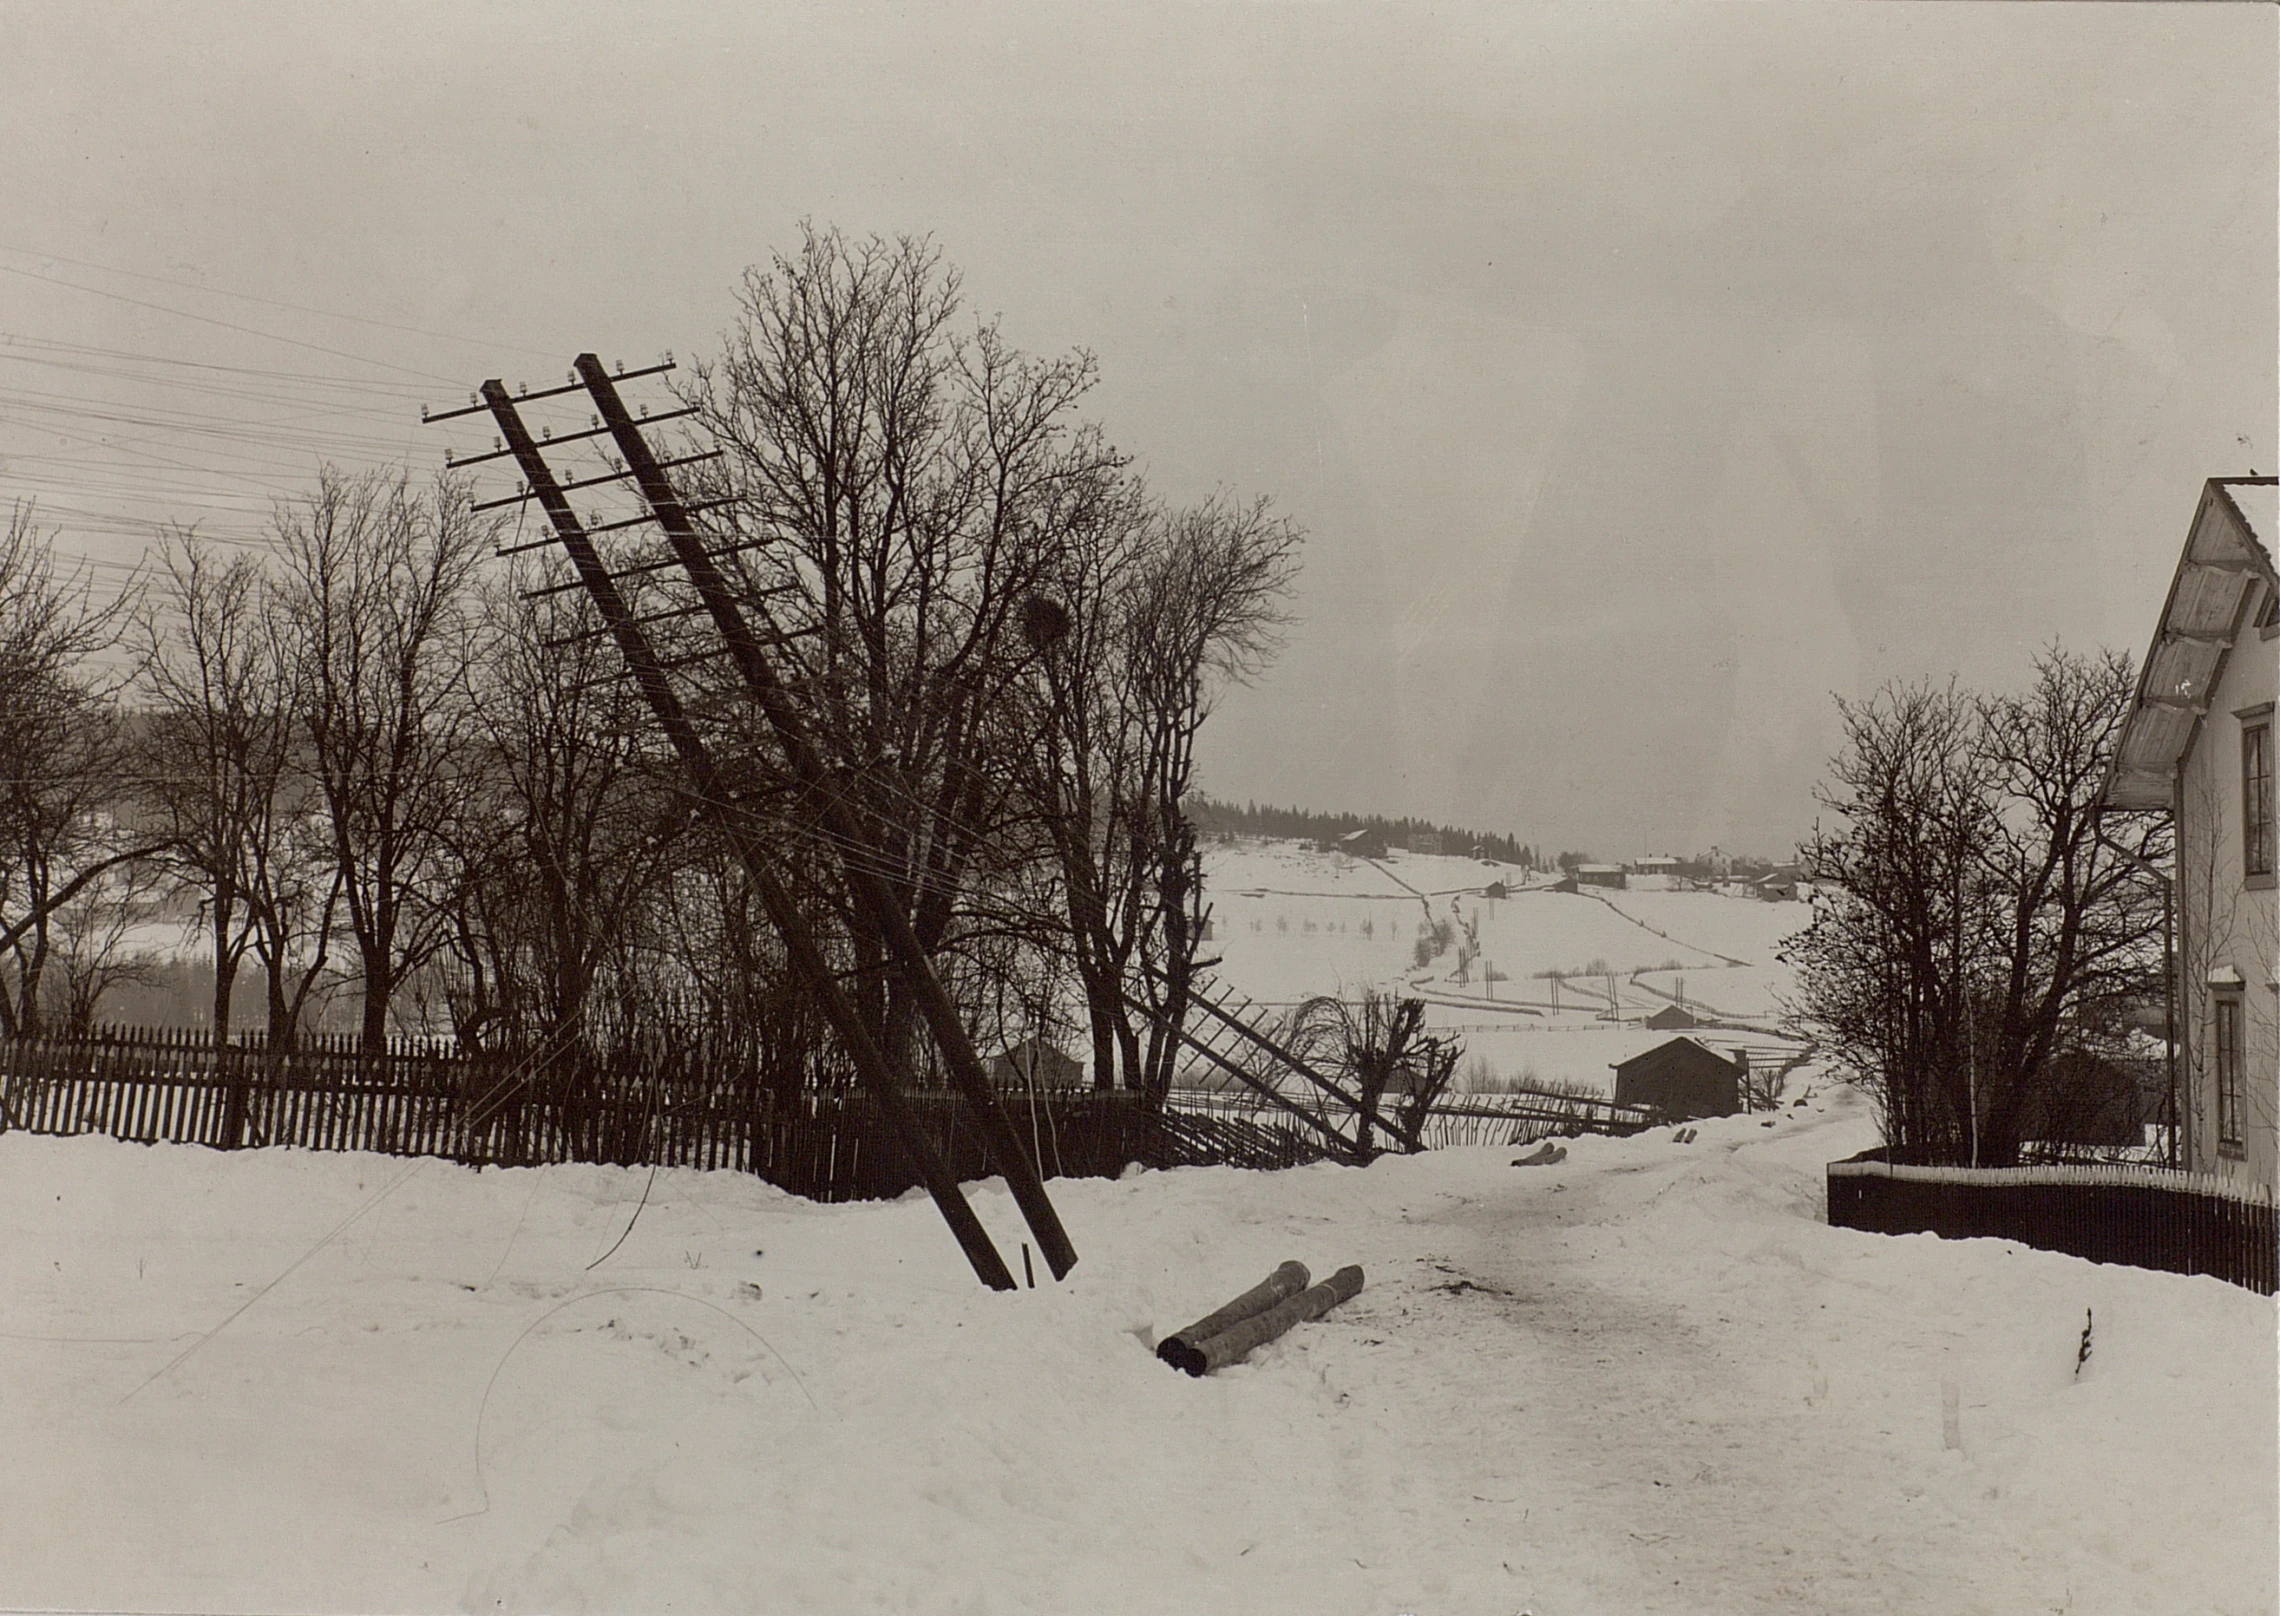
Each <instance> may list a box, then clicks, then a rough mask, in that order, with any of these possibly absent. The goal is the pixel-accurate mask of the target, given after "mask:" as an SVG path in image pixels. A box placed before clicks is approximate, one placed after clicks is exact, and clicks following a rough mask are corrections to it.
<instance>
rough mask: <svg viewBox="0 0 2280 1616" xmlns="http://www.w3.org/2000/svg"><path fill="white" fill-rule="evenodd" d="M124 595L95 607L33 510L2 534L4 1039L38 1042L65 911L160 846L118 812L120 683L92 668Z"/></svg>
mask: <svg viewBox="0 0 2280 1616" xmlns="http://www.w3.org/2000/svg"><path fill="white" fill-rule="evenodd" d="M127 604H128V603H127V601H126V599H125V598H124V597H120V598H118V599H114V600H111V601H108V602H99V601H97V600H96V598H95V595H94V591H93V587H92V584H91V583H90V581H89V579H88V578H87V577H86V576H85V574H84V573H77V574H74V573H65V572H61V571H59V570H58V569H57V567H56V563H55V553H54V547H53V542H52V537H51V536H49V535H43V534H42V533H40V532H39V530H38V528H37V526H36V524H35V522H34V520H33V513H32V508H31V507H30V506H29V505H27V504H22V503H18V504H16V505H14V506H13V507H11V509H10V512H9V517H8V523H7V527H6V529H5V531H4V532H0V759H4V760H5V761H4V762H0V952H4V953H5V955H6V958H7V960H8V964H9V967H10V970H9V975H10V976H11V978H12V982H10V983H8V984H5V985H4V986H5V987H6V988H8V989H12V991H0V1033H8V1034H15V1033H19V1032H26V1033H28V1032H37V1031H39V1030H40V1028H41V1025H42V1022H43V1019H44V1011H43V1005H44V1002H45V1001H44V997H43V993H42V979H43V977H44V976H45V974H46V972H47V969H48V965H49V962H50V956H51V936H50V926H51V921H52V920H53V918H54V916H55V915H56V913H57V911H58V910H59V909H61V908H62V907H63V906H64V905H66V904H68V903H70V902H72V901H73V900H74V899H76V898H77V897H79V896H80V895H81V894H82V893H86V892H88V891H89V890H90V889H91V888H93V887H94V886H95V885H96V884H97V883H99V882H101V881H103V880H104V879H105V878H106V877H107V876H109V875H110V874H111V872H113V871H115V870H118V869H120V868H122V867H123V866H126V865H128V864H131V863H133V862H134V861H136V860H138V859H141V858H145V857H148V856H149V855H150V854H151V853H152V852H153V851H155V846H154V844H153V843H152V842H151V840H150V839H149V838H146V837H139V836H136V835H135V834H133V832H132V830H131V829H130V828H128V827H124V826H122V825H121V824H120V822H119V820H118V817H117V815H116V813H115V812H114V810H115V808H116V806H117V804H118V802H119V799H120V796H121V786H122V774H123V754H122V746H121V736H120V725H119V715H118V712H117V710H116V708H115V706H114V705H113V702H112V700H111V697H112V694H113V691H112V688H111V687H112V683H113V681H110V680H108V679H106V678H105V677H103V676H102V675H100V674H98V673H97V672H96V671H95V667H94V664H93V662H92V660H91V659H92V658H94V657H95V655H96V654H97V653H99V652H101V651H104V650H107V649H108V648H109V647H111V646H112V645H113V644H115V643H116V641H117V638H118V634H119V629H120V624H121V622H122V620H123V618H124V616H125V613H126V611H127Z"/></svg>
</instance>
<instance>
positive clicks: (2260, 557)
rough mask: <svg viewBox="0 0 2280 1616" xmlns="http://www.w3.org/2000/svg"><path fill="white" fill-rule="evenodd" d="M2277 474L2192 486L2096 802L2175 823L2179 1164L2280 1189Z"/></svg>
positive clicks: (2279, 527)
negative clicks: (2186, 518) (2197, 495)
mask: <svg viewBox="0 0 2280 1616" xmlns="http://www.w3.org/2000/svg"><path fill="white" fill-rule="evenodd" d="M2276 483H2280V480H2276V479H2274V478H2271V477H2248V478H2240V477H2233V478H2212V479H2211V480H2210V481H2209V482H2208V484H2207V485H2206V486H2205V487H2204V488H2203V489H2202V491H2201V503H2200V505H2199V507H2198V508H2197V509H2196V510H2195V511H2194V513H2193V525H2192V527H2191V528H2190V529H2189V530H2188V532H2187V534H2186V537H2185V550H2184V553H2183V555H2181V556H2180V557H2179V558H2178V562H2177V572H2176V575H2175V577H2174V578H2173V579H2172V580H2171V582H2170V585H2169V598H2168V599H2167V600H2166V601H2165V602H2164V603H2163V605H2162V608H2161V620H2160V623H2159V625H2158V626H2157V627H2156V629H2155V630H2154V635H2153V643H2152V645H2151V646H2150V647H2149V648H2148V649H2147V651H2146V656H2145V666H2144V668H2143V670H2142V671H2141V672H2140V674H2139V678H2138V688H2137V695H2136V698H2135V702H2134V704H2133V706H2132V708H2131V711H2130V715H2129V720H2128V723H2127V726H2126V727H2125V728H2124V730H2123V732H2122V738H2121V741H2120V743H2119V745H2118V747H2117V748H2116V753H2115V758H2114V766H2113V771H2112V773H2111V774H2110V775H2109V777H2108V778H2107V781H2106V787H2105V800H2106V802H2107V803H2108V804H2110V805H2111V806H2113V807H2117V808H2152V809H2167V810H2168V811H2169V813H2170V814H2171V816H2172V818H2173V820H2174V823H2175V825H2176V829H2177V846H2178V859H2177V867H2176V885H2175V889H2174V898H2175V902H2176V927H2177V940H2176V956H2175V958H2176V974H2177V979H2176V983H2175V991H2176V995H2177V1019H2178V1033H2179V1044H2180V1048H2179V1053H2178V1060H2177V1068H2178V1088H2179V1090H2180V1093H2179V1104H2178V1111H2179V1125H2180V1131H2181V1133H2182V1136H2183V1137H2182V1140H2181V1145H2180V1154H2181V1162H2182V1165H2184V1166H2185V1167H2187V1168H2190V1169H2192V1170H2193V1171H2196V1172H2203V1173H2213V1174H2216V1175H2218V1176H2221V1177H2229V1178H2248V1179H2254V1180H2257V1181H2260V1182H2262V1183H2264V1184H2267V1185H2280V1137H2276V1133H2275V1127H2276V1124H2280V881H2276V879H2275V862H2276V860H2275V846H2274V838H2273V820H2272V757H2273V735H2272V719H2273V699H2274V694H2275V686H2276V684H2280V577H2275V575H2274V572H2273V563H2272V556H2273V548H2274V538H2275V535H2276V533H2280V486H2276Z"/></svg>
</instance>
